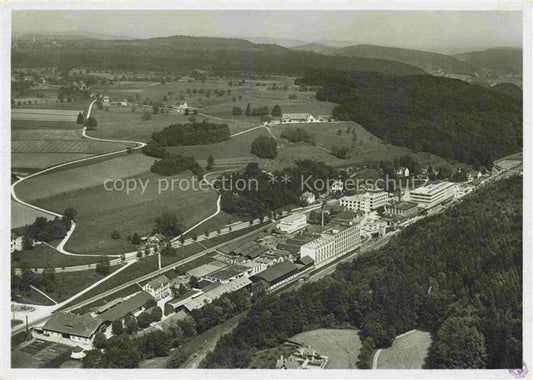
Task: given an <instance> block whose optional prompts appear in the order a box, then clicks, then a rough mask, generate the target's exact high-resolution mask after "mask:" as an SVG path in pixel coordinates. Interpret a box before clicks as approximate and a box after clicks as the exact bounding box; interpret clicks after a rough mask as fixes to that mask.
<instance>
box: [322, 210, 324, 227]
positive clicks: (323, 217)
mask: <svg viewBox="0 0 533 380" xmlns="http://www.w3.org/2000/svg"><path fill="white" fill-rule="evenodd" d="M322 227H324V210H322Z"/></svg>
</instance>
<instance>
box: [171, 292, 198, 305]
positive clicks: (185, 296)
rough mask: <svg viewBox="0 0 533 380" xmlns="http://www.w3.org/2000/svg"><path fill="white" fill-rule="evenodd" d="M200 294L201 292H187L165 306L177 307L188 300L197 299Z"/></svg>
mask: <svg viewBox="0 0 533 380" xmlns="http://www.w3.org/2000/svg"><path fill="white" fill-rule="evenodd" d="M202 293H203V292H202V291H201V290H198V289H192V290H189V291H188V292H187V293H185V294H182V295H181V296H179V297H176V298H174V299H172V300H170V301H168V302H167V304H169V305H170V306H172V307H177V306H179V305H181V304H182V303H183V302H185V301H187V300H188V299H190V298H194V297H197V296H199V295H200V294H202Z"/></svg>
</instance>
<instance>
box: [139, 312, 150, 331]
mask: <svg viewBox="0 0 533 380" xmlns="http://www.w3.org/2000/svg"><path fill="white" fill-rule="evenodd" d="M137 323H138V324H139V327H140V328H141V329H144V328H146V327H148V326H150V323H152V316H151V315H150V314H148V313H147V312H146V311H143V312H142V313H141V314H139V316H138V317H137Z"/></svg>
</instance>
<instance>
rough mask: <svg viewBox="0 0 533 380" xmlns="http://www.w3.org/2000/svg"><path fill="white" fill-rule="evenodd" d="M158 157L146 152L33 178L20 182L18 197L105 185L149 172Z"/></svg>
mask: <svg viewBox="0 0 533 380" xmlns="http://www.w3.org/2000/svg"><path fill="white" fill-rule="evenodd" d="M154 161H155V159H154V158H151V157H148V156H145V155H142V154H132V155H127V156H122V157H117V158H112V159H109V160H105V161H101V162H97V163H94V164H91V165H86V166H81V167H75V168H70V169H64V170H60V171H56V172H52V173H46V174H43V175H39V176H36V177H33V178H30V179H28V180H26V181H24V182H22V183H21V184H20V185H17V187H16V192H17V196H18V197H20V198H21V199H23V200H24V201H28V202H29V201H35V200H38V199H42V198H48V197H51V196H55V195H59V194H69V193H71V192H73V191H76V190H80V189H83V188H86V187H92V186H100V187H102V186H103V184H104V181H105V180H106V179H108V178H111V179H118V178H126V177H131V176H135V175H137V174H140V173H142V172H145V171H146V170H149V169H150V166H151V165H152V163H153V162H154Z"/></svg>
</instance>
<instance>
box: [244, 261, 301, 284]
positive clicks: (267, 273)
mask: <svg viewBox="0 0 533 380" xmlns="http://www.w3.org/2000/svg"><path fill="white" fill-rule="evenodd" d="M297 270H298V267H297V266H296V265H295V264H294V263H293V262H291V261H287V260H285V261H282V262H281V263H279V264H276V265H273V266H271V267H270V268H268V269H265V270H264V271H262V272H259V273H257V274H255V275H254V276H252V277H256V278H260V279H263V280H265V281H266V282H268V283H275V282H276V281H277V280H279V279H280V278H282V277H284V276H289V275H290V274H292V273H293V272H294V273H295V272H296V271H297Z"/></svg>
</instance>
